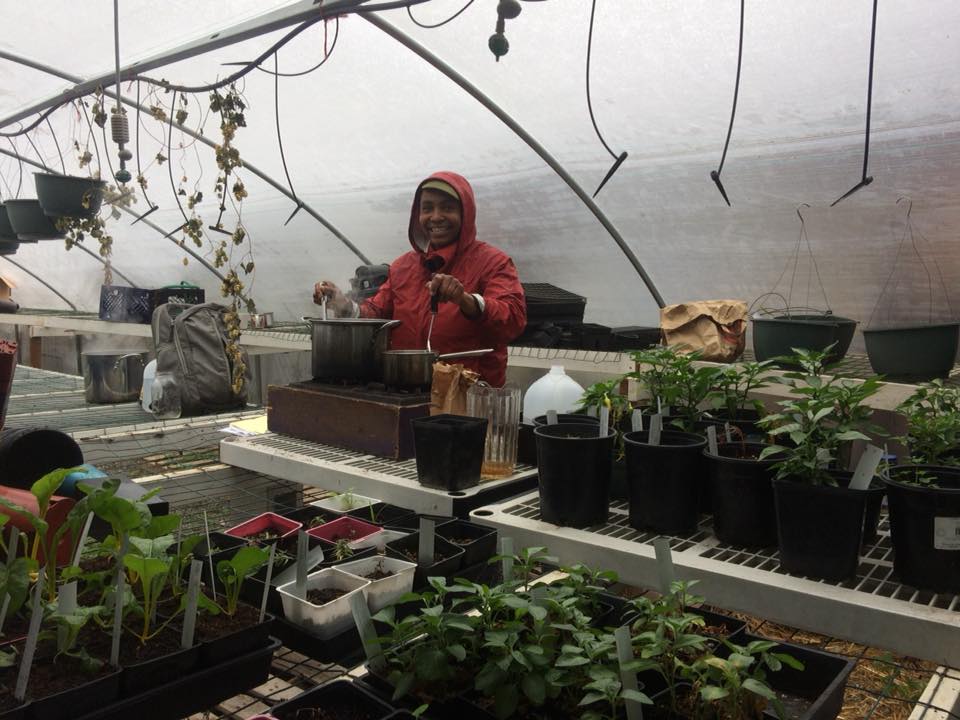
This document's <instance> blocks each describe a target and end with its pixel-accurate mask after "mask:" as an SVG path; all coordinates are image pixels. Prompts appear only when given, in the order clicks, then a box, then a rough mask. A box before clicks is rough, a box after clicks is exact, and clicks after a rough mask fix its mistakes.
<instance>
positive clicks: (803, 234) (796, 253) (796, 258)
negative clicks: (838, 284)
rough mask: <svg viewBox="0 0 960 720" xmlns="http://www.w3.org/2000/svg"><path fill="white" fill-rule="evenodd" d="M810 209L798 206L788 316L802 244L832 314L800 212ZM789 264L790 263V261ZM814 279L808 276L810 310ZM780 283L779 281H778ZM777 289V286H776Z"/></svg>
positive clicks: (801, 205)
mask: <svg viewBox="0 0 960 720" xmlns="http://www.w3.org/2000/svg"><path fill="white" fill-rule="evenodd" d="M803 207H807V208H808V207H810V205H808V204H807V203H801V204H800V205H798V206H797V217H798V218H800V234H799V235H798V236H797V245H796V249H795V251H794V260H793V273H792V274H791V276H790V290H789V291H788V292H787V314H789V308H790V305H791V303H792V302H793V285H794V281H795V280H796V277H797V269H798V267H799V265H800V244H801V242H803V243H805V244H806V246H807V254H808V255H809V256H810V264H811V265H812V267H813V272H814V273H815V274H816V276H817V282H818V283H819V285H820V292H821V293H823V302H824V303H825V304H826V306H827V313H828V314H829V313H830V312H831V310H830V300H829V299H828V298H827V290H826V288H824V286H823V280H822V279H821V277H820V268H819V267H818V266H817V258H816V257H814V255H813V247H811V245H810V237H809V236H808V235H807V223H806V221H805V220H804V218H803V215H802V214H801V212H800V208H803ZM788 262H789V261H788ZM811 280H812V277H811V276H810V275H808V276H807V297H806V300H805V302H806V305H805V306H804V307H805V308H807V309H810V282H811ZM778 282H779V281H778ZM774 287H776V286H774Z"/></svg>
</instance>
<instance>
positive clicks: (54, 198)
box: [34, 173, 106, 218]
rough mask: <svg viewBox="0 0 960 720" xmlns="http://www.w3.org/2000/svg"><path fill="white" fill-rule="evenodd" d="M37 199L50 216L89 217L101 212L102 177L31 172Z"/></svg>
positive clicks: (104, 184)
mask: <svg viewBox="0 0 960 720" xmlns="http://www.w3.org/2000/svg"><path fill="white" fill-rule="evenodd" d="M34 179H35V181H36V185H37V199H38V200H39V201H40V207H42V208H43V212H44V214H45V215H47V216H49V217H77V218H91V217H93V216H94V215H96V214H97V213H98V212H100V204H101V203H102V202H103V188H104V187H105V186H106V183H105V182H104V181H103V180H94V179H93V178H88V177H86V178H85V177H74V176H72V175H52V174H51V173H34Z"/></svg>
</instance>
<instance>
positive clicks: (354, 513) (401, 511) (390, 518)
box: [347, 502, 416, 527]
mask: <svg viewBox="0 0 960 720" xmlns="http://www.w3.org/2000/svg"><path fill="white" fill-rule="evenodd" d="M347 515H349V516H350V517H355V518H358V519H360V520H364V521H365V522H369V523H373V524H374V525H381V526H384V527H385V526H387V525H391V526H392V525H394V524H395V523H396V522H397V521H399V520H404V519H406V518H409V517H410V516H413V515H416V513H415V512H414V511H413V510H408V509H407V508H402V507H399V506H398V505H389V504H387V503H382V502H378V503H374V504H373V505H368V506H367V507H364V508H357V509H356V510H351V511H350V512H348V513H347Z"/></svg>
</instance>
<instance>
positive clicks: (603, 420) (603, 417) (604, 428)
mask: <svg viewBox="0 0 960 720" xmlns="http://www.w3.org/2000/svg"><path fill="white" fill-rule="evenodd" d="M609 429H610V408H608V407H607V406H606V405H604V406H603V407H602V408H600V437H606V436H607V434H608V431H609Z"/></svg>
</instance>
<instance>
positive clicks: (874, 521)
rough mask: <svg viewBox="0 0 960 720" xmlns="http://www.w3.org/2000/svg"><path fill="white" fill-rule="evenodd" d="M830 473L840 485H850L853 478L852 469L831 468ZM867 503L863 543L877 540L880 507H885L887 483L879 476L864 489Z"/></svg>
mask: <svg viewBox="0 0 960 720" xmlns="http://www.w3.org/2000/svg"><path fill="white" fill-rule="evenodd" d="M829 472H830V475H831V476H832V477H833V478H834V479H835V480H836V481H837V485H839V486H840V487H843V488H845V487H849V485H850V481H851V480H852V479H853V471H852V470H830V471H829ZM864 492H865V493H866V503H865V504H864V510H863V540H862V542H863V544H864V545H870V544H872V543H875V542H876V541H877V526H878V525H879V524H880V509H881V508H882V507H883V496H884V495H886V494H887V488H886V485H884V484H883V480H881V479H880V478H879V477H874V478H873V479H872V480H871V481H870V486H869V487H868V488H867V489H866V490H865V491H864Z"/></svg>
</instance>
